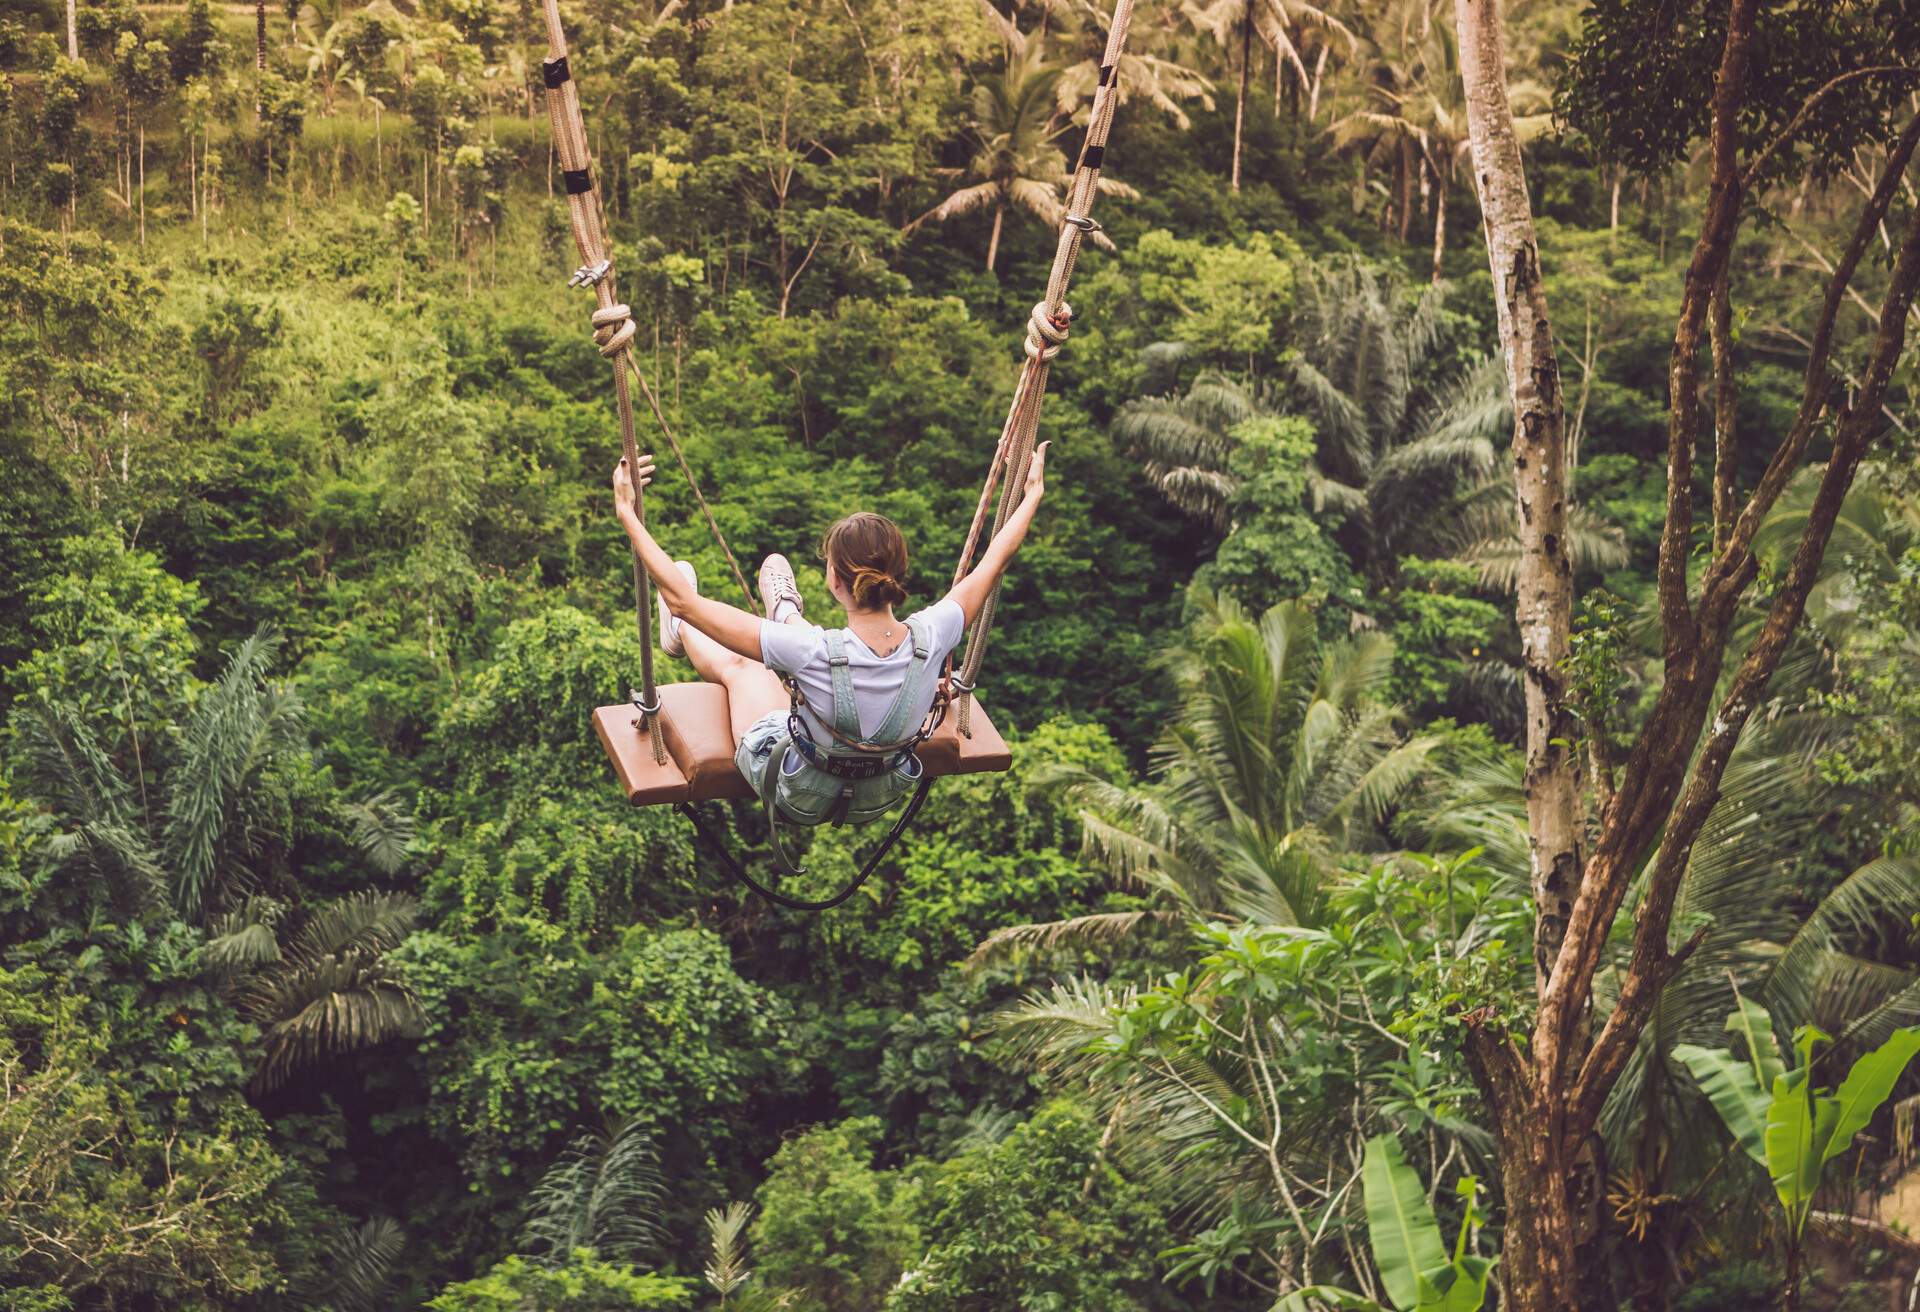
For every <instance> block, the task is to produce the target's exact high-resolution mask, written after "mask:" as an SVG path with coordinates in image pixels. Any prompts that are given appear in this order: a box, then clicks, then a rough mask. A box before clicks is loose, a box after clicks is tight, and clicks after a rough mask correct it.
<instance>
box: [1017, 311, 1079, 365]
mask: <svg viewBox="0 0 1920 1312" xmlns="http://www.w3.org/2000/svg"><path fill="white" fill-rule="evenodd" d="M1072 322H1073V307H1072V306H1070V305H1068V304H1067V303H1066V302H1065V301H1062V302H1060V308H1059V309H1058V310H1055V311H1053V312H1052V313H1051V314H1049V313H1048V312H1047V303H1046V302H1045V301H1042V302H1040V304H1038V305H1036V306H1034V307H1033V314H1032V315H1031V316H1030V317H1029V318H1028V319H1027V358H1028V359H1029V360H1039V361H1041V362H1042V363H1045V362H1046V361H1049V360H1051V359H1053V357H1054V356H1056V355H1058V354H1060V344H1061V343H1062V342H1064V341H1066V340H1067V329H1068V326H1069V325H1070V324H1071V323H1072Z"/></svg>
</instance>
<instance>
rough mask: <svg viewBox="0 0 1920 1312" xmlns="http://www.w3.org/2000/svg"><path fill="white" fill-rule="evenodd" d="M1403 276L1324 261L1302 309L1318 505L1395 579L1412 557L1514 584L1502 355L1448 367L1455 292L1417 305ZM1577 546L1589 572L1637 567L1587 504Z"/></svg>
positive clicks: (1292, 401) (1497, 583) (1297, 399)
mask: <svg viewBox="0 0 1920 1312" xmlns="http://www.w3.org/2000/svg"><path fill="white" fill-rule="evenodd" d="M1409 294H1410V289H1409V288H1407V287H1406V286H1405V283H1404V280H1403V279H1402V277H1401V276H1400V275H1398V274H1397V273H1389V274H1388V275H1386V276H1384V277H1383V276H1382V275H1381V274H1380V273H1379V272H1377V271H1376V270H1375V269H1373V268H1371V267H1370V266H1368V265H1365V264H1362V263H1360V262H1358V261H1349V262H1345V263H1339V264H1332V265H1323V266H1314V267H1312V268H1310V269H1309V271H1308V273H1307V276H1306V277H1305V278H1303V279H1302V280H1301V282H1300V286H1299V289H1298V291H1297V294H1296V299H1295V308H1294V324H1295V339H1294V343H1295V346H1296V348H1297V349H1296V350H1295V351H1294V352H1292V353H1291V354H1290V355H1289V356H1288V357H1287V358H1286V359H1285V360H1284V361H1283V367H1284V369H1285V370H1286V372H1287V374H1288V383H1289V386H1288V390H1287V399H1286V401H1285V403H1284V406H1283V409H1285V410H1287V411H1291V412H1292V413H1296V414H1303V415H1305V416H1306V417H1307V418H1309V419H1311V420H1312V421H1313V424H1314V429H1315V432H1316V434H1317V436H1318V450H1319V455H1318V464H1319V470H1318V477H1317V479H1316V481H1315V483H1314V496H1315V499H1316V502H1317V503H1318V504H1319V505H1320V506H1321V507H1323V508H1327V507H1330V508H1332V509H1335V510H1338V511H1340V512H1342V513H1344V514H1346V515H1347V516H1348V517H1349V524H1350V526H1351V531H1352V533H1353V534H1355V535H1356V536H1357V539H1358V542H1359V544H1360V550H1359V551H1358V552H1357V553H1356V554H1358V555H1359V557H1360V563H1361V565H1362V567H1363V568H1365V569H1366V570H1367V571H1368V573H1369V574H1371V575H1372V576H1373V577H1374V578H1375V579H1376V580H1386V579H1388V578H1390V577H1391V575H1392V571H1393V567H1394V562H1395V561H1396V560H1397V559H1398V557H1399V556H1400V555H1402V554H1404V553H1406V552H1408V551H1418V552H1421V553H1422V554H1426V555H1448V556H1453V557H1455V558H1457V559H1460V560H1463V561H1465V562H1467V563H1468V564H1471V565H1473V566H1474V567H1475V569H1476V570H1478V572H1479V574H1480V580H1481V583H1482V584H1483V585H1484V586H1487V587H1498V588H1502V589H1510V588H1511V587H1512V586H1513V577H1514V573H1515V562H1516V559H1517V552H1518V543H1519V539H1518V534H1517V531H1516V527H1515V524H1514V522H1513V515H1514V511H1513V498H1512V480H1511V478H1510V476H1508V475H1507V473H1506V472H1505V467H1504V463H1503V461H1502V460H1501V458H1500V451H1499V447H1498V446H1497V445H1496V444H1497V443H1503V442H1504V441H1505V440H1506V439H1507V437H1508V435H1509V434H1510V433H1511V431H1512V426H1513V417H1512V416H1513V412H1512V409H1511V407H1510V406H1509V404H1508V402H1507V399H1506V385H1505V380H1504V379H1503V378H1502V377H1501V375H1500V368H1499V365H1498V363H1497V361H1495V360H1494V359H1493V358H1492V357H1487V358H1484V359H1482V360H1480V361H1478V362H1475V363H1469V364H1463V365H1456V366H1453V367H1451V368H1446V367H1437V366H1441V365H1442V362H1441V361H1440V360H1438V359H1436V357H1435V353H1436V349H1437V348H1438V347H1439V346H1440V345H1441V339H1440V335H1439V327H1440V316H1441V309H1442V306H1443V305H1444V302H1445V298H1446V295H1447V289H1446V288H1445V287H1444V286H1430V287H1427V288H1424V289H1422V290H1421V291H1420V292H1419V293H1418V294H1417V295H1413V296H1412V297H1411V308H1407V306H1408V302H1409ZM1569 523H1570V527H1571V531H1572V537H1571V540H1570V542H1569V544H1568V545H1569V548H1570V550H1571V551H1572V553H1573V558H1574V564H1575V565H1576V567H1579V568H1583V569H1611V568H1615V567H1617V566H1619V565H1622V564H1624V563H1625V562H1626V546H1625V541H1624V539H1623V537H1622V535H1621V534H1620V533H1619V531H1618V530H1617V529H1613V528H1611V527H1610V526H1608V525H1606V524H1605V523H1604V522H1603V521H1601V520H1600V519H1599V518H1598V517H1597V516H1594V515H1593V514H1591V513H1590V512H1587V511H1584V510H1583V509H1582V508H1580V507H1577V506H1576V507H1575V508H1574V510H1573V513H1572V515H1571V516H1570V520H1569Z"/></svg>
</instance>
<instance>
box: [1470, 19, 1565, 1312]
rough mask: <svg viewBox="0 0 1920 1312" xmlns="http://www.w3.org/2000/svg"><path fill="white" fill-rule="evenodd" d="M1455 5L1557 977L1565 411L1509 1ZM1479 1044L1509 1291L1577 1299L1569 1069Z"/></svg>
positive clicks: (1539, 921) (1530, 1309)
mask: <svg viewBox="0 0 1920 1312" xmlns="http://www.w3.org/2000/svg"><path fill="white" fill-rule="evenodd" d="M1455 15H1456V18H1457V21H1458V27H1459V37H1460V71H1461V77H1462V80H1463V82H1464V83H1465V91H1466V102H1467V122H1468V134H1469V143H1470V145H1471V148H1472V155H1473V169H1474V184H1475V189H1476V190H1477V191H1478V193H1479V196H1480V210H1481V215H1482V220H1483V223H1484V225H1485V229H1486V242H1487V260H1488V264H1489V266H1490V268H1491V270H1492V274H1493V293H1494V304H1495V310H1496V314H1497V318H1498V321H1499V329H1500V346H1501V353H1502V355H1503V356H1504V358H1505V364H1506V371H1507V390H1508V394H1509V396H1510V397H1511V399H1512V402H1513V414H1514V423H1513V443H1512V452H1513V470H1514V492H1515V495H1516V497H1517V499H1518V512H1519V513H1518V517H1517V522H1518V527H1519V533H1520V567H1519V575H1518V579H1517V593H1518V595H1517V598H1516V602H1515V618H1516V620H1517V621H1518V625H1519V629H1520V642H1521V660H1522V669H1523V672H1524V675H1525V688H1526V738H1527V741H1526V801H1527V825H1528V831H1529V847H1530V852H1529V866H1530V870H1529V875H1530V882H1531V885H1532V890H1533V898H1534V972H1535V978H1536V981H1537V984H1538V986H1539V987H1542V988H1544V986H1545V984H1546V981H1547V979H1548V976H1549V975H1550V973H1551V972H1552V969H1553V965H1554V962H1555V960H1556V958H1557V957H1558V956H1559V954H1560V948H1561V944H1562V942H1563V941H1564V939H1565V937H1566V930H1567V920H1568V917H1569V916H1570V915H1571V913H1572V910H1573V902H1574V898H1575V896H1576V894H1577V893H1578V891H1579V883H1580V873H1581V866H1582V855H1581V841H1580V840H1581V828H1580V820H1581V794H1580V758H1579V756H1578V754H1577V752H1576V750H1575V747H1574V744H1575V743H1577V742H1578V741H1579V739H1580V732H1579V726H1578V724H1577V723H1576V721H1575V718H1574V716H1573V713H1572V708H1571V707H1570V706H1569V704H1568V698H1567V688H1566V682H1565V678H1566V676H1565V673H1564V672H1565V670H1566V667H1567V658H1568V656H1569V654H1570V650H1571V644H1570V634H1571V630H1572V624H1573V565H1572V561H1571V559H1570V558H1569V556H1568V553H1567V522H1566V521H1567V504H1568V501H1569V496H1568V486H1567V453H1566V431H1565V430H1566V417H1565V412H1564V408H1563V405H1562V400H1561V393H1560V375H1559V365H1558V357H1557V356H1556V354H1555V351H1554V343H1553V328H1552V321H1551V319H1550V317H1549V315H1548V312H1547V299H1546V292H1545V289H1544V287H1543V286H1542V284H1541V276H1540V254H1539V248H1538V244H1537V242H1536V240H1535V237H1534V230H1533V211H1532V207H1531V204H1530V202H1529V200H1528V197H1527V182H1526V172H1525V168H1524V166H1523V163H1522V160H1521V156H1520V142H1519V139H1518V138H1517V137H1516V136H1515V134H1514V130H1513V110H1512V106H1511V105H1510V104H1509V103H1508V100H1507V86H1506V50H1505V42H1504V40H1503V36H1502V32H1501V27H1500V10H1499V4H1498V0H1457V3H1456V5H1455ZM1475 1044H1476V1046H1477V1047H1478V1048H1479V1049H1480V1051H1479V1053H1478V1055H1477V1059H1476V1063H1475V1064H1476V1070H1477V1071H1478V1072H1479V1075H1480V1082H1481V1084H1482V1086H1483V1088H1485V1090H1486V1091H1487V1093H1488V1095H1489V1102H1490V1103H1491V1104H1492V1105H1493V1110H1494V1118H1495V1123H1496V1126H1497V1132H1498V1133H1499V1135H1500V1138H1501V1144H1502V1152H1501V1154H1500V1156H1501V1173H1502V1176H1503V1182H1504V1184H1505V1195H1506V1205H1507V1212H1508V1216H1507V1232H1506V1241H1505V1248H1504V1257H1503V1261H1502V1265H1503V1267H1504V1269H1505V1273H1506V1274H1505V1280H1506V1288H1507V1291H1508V1305H1509V1307H1510V1308H1511V1310H1512V1312H1548V1310H1549V1309H1552V1308H1558V1307H1562V1306H1564V1301H1563V1300H1564V1297H1565V1295H1566V1293H1567V1292H1568V1291H1571V1290H1575V1289H1578V1288H1579V1287H1580V1285H1579V1273H1578V1269H1577V1267H1578V1263H1577V1259H1576V1255H1575V1249H1576V1246H1577V1244H1578V1242H1579V1235H1578V1229H1577V1227H1576V1225H1575V1220H1574V1215H1573V1210H1572V1204H1571V1199H1570V1196H1569V1195H1570V1190H1569V1182H1570V1175H1572V1174H1573V1173H1574V1165H1575V1164H1574V1163H1573V1162H1572V1161H1570V1160H1568V1159H1567V1153H1566V1142H1567V1141H1566V1135H1565V1124H1564V1115H1565V1108H1564V1105H1563V1103H1562V1102H1561V1101H1560V1100H1559V1099H1558V1098H1557V1097H1553V1096H1550V1095H1551V1094H1553V1093H1557V1091H1558V1090H1557V1087H1555V1086H1557V1083H1558V1081H1557V1079H1555V1080H1552V1081H1546V1082H1542V1081H1539V1080H1538V1078H1537V1075H1536V1071H1535V1069H1534V1066H1535V1062H1536V1061H1538V1060H1539V1059H1540V1057H1541V1055H1542V1054H1540V1053H1538V1052H1535V1053H1529V1054H1524V1055H1523V1054H1521V1053H1520V1052H1519V1051H1518V1050H1517V1049H1516V1048H1515V1047H1514V1046H1513V1045H1512V1044H1511V1043H1510V1042H1508V1041H1506V1040H1503V1039H1502V1040H1496V1039H1495V1038H1494V1037H1493V1035H1491V1034H1490V1033H1484V1032H1478V1033H1477V1038H1476V1039H1475ZM1543 1083H1544V1084H1545V1085H1546V1088H1545V1089H1544V1090H1543V1088H1542V1084H1543ZM1543 1092H1545V1093H1546V1094H1548V1095H1549V1096H1543Z"/></svg>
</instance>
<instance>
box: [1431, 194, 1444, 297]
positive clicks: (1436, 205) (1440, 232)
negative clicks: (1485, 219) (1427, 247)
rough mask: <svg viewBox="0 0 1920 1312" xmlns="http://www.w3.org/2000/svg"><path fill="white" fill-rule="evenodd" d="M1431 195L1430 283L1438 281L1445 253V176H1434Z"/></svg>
mask: <svg viewBox="0 0 1920 1312" xmlns="http://www.w3.org/2000/svg"><path fill="white" fill-rule="evenodd" d="M1433 186H1434V193H1433V277H1432V279H1431V280H1430V281H1433V282H1439V281H1440V262H1441V259H1442V258H1443V257H1444V256H1445V255H1446V253H1447V179H1446V177H1445V175H1443V174H1438V173H1436V174H1435V175H1434V182H1433Z"/></svg>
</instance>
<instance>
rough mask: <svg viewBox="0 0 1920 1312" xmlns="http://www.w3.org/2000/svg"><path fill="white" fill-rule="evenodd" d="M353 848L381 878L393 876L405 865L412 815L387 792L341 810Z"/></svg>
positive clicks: (411, 829) (409, 842) (411, 831)
mask: <svg viewBox="0 0 1920 1312" xmlns="http://www.w3.org/2000/svg"><path fill="white" fill-rule="evenodd" d="M342 814H343V815H344V816H345V817H346V821H347V826H348V832H349V834H350V835H351V837H352V839H353V845H354V846H355V847H357V848H358V849H359V850H360V854H361V855H362V856H364V857H366V858H367V860H368V861H369V862H371V863H372V864H373V868H374V869H375V870H377V871H379V872H380V873H381V874H383V875H395V874H398V873H399V872H400V868H401V866H403V865H405V864H406V860H407V849H408V847H409V846H411V845H412V843H413V832H414V824H413V813H412V812H410V811H408V810H407V809H406V808H405V807H403V806H401V805H400V802H399V800H398V799H397V798H396V797H395V796H394V794H393V791H392V790H391V789H383V790H382V791H380V792H378V793H375V794H374V795H373V796H371V797H369V798H366V799H365V800H363V801H359V802H352V803H349V804H348V805H347V806H345V807H343V808H342Z"/></svg>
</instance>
